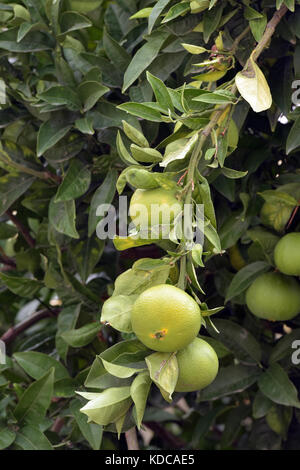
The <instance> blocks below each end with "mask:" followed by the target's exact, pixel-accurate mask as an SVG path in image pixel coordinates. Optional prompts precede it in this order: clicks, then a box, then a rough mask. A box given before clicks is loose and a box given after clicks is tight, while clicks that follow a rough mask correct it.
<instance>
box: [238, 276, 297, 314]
mask: <svg viewBox="0 0 300 470" xmlns="http://www.w3.org/2000/svg"><path fill="white" fill-rule="evenodd" d="M246 304H247V307H248V308H249V310H250V311H251V312H252V313H253V314H254V315H256V316H257V317H259V318H264V319H266V320H272V321H285V320H290V319H291V318H294V317H295V316H296V315H298V313H300V284H299V283H298V282H297V281H296V279H295V278H293V277H290V276H285V275H284V274H281V273H276V272H269V273H265V274H261V275H260V276H258V277H257V278H256V279H255V281H254V282H253V284H252V285H251V286H250V287H249V289H248V290H247V292H246Z"/></svg>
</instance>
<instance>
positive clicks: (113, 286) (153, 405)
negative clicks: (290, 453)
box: [0, 0, 300, 450]
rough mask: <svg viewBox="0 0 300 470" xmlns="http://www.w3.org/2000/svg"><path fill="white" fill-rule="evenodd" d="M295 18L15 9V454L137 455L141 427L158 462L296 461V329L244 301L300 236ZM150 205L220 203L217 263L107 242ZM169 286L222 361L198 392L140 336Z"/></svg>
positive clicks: (128, 5) (278, 10) (9, 328)
mask: <svg viewBox="0 0 300 470" xmlns="http://www.w3.org/2000/svg"><path fill="white" fill-rule="evenodd" d="M299 3H300V2H299V1H298V2H297V1H296V2H295V1H294V0H276V1H275V0H262V1H259V0H257V1H250V0H243V1H235V0H193V1H181V2H179V1H178V0H159V1H153V0H115V1H110V0H86V1H84V2H83V1H79V0H16V1H15V2H14V3H10V2H9V1H5V0H3V1H2V2H1V3H0V22H1V32H0V71H1V77H2V80H3V82H5V93H4V90H3V93H2V94H1V96H0V98H1V99H2V101H3V100H4V97H6V101H5V103H3V104H2V105H1V109H0V128H1V147H0V168H1V169H0V194H1V198H0V215H1V218H0V263H1V264H0V265H1V269H0V334H1V335H2V336H1V340H2V341H3V343H5V345H6V352H7V357H6V363H5V364H2V365H0V449H6V448H9V449H52V448H58V449H60V448H70V449H91V448H92V449H95V450H98V449H102V450H103V449H121V450H122V449H126V440H125V437H124V434H123V432H126V431H128V430H130V429H132V428H133V426H135V425H137V426H138V427H140V426H141V423H143V425H144V428H143V425H142V428H141V429H142V430H141V432H139V431H138V439H139V444H140V447H141V448H145V449H153V448H158V449H174V448H185V449H188V448H190V449H280V448H282V449H299V438H298V436H299V432H300V413H299V408H300V402H299V399H298V394H297V390H299V387H300V373H299V364H297V363H296V362H297V361H295V360H294V361H292V354H293V352H294V351H295V350H294V349H293V348H292V345H293V342H294V341H295V340H297V339H298V340H299V339H300V316H299V315H298V316H296V317H294V318H292V319H290V320H288V321H286V322H282V321H279V322H271V321H269V319H267V320H261V319H259V318H257V317H255V316H254V315H253V314H252V313H251V312H250V310H249V308H248V307H247V306H246V301H245V294H246V291H247V289H248V287H249V286H251V284H252V283H253V281H254V280H255V279H256V278H257V277H258V276H259V275H261V274H263V273H266V272H268V271H272V270H274V268H275V263H274V256H273V252H274V248H275V246H276V244H277V242H278V241H279V240H280V238H281V237H283V235H284V234H285V233H289V232H297V231H298V232H299V231H300V219H299V212H298V211H297V209H298V206H299V201H300V169H299V146H300V137H299V136H300V133H299V129H300V115H299V108H297V106H296V105H297V102H296V101H295V100H296V99H297V94H299V93H297V85H298V84H297V82H296V81H295V80H297V79H300V5H299ZM295 4H296V5H295ZM268 21H271V23H269V25H268V27H266V26H267V22H268ZM137 188H144V189H149V188H161V189H167V190H168V191H173V190H174V191H175V189H176V191H179V192H180V194H181V198H182V200H183V201H185V202H194V203H199V204H204V219H205V243H204V247H202V246H201V245H197V246H194V247H193V248H192V249H191V250H187V249H186V247H184V245H183V243H182V240H180V239H179V238H178V236H177V233H176V227H175V229H174V230H173V231H172V233H171V234H170V239H169V240H164V241H162V240H159V239H158V240H157V242H156V243H152V244H150V243H149V241H147V240H140V239H139V240H136V239H135V238H134V237H133V236H129V237H128V238H126V239H124V238H120V237H116V238H115V239H114V241H111V240H107V241H103V240H100V239H99V238H98V237H97V234H96V227H97V225H98V223H99V221H100V220H101V216H99V215H97V214H96V209H97V207H98V206H99V205H101V204H104V203H108V204H109V203H114V204H115V206H116V208H118V195H119V194H124V195H127V196H128V197H129V198H130V197H131V196H132V193H133V191H135V190H136V189H137ZM116 279H117V282H116V283H115V280H116ZM293 279H294V280H295V281H294V282H296V283H298V284H296V285H298V288H299V279H297V277H296V276H293ZM163 283H169V284H173V285H178V286H179V287H181V288H183V289H185V290H186V291H187V292H188V293H189V294H191V295H192V296H193V297H194V298H195V299H196V300H197V302H198V303H199V305H200V308H201V311H202V323H203V325H202V327H201V331H200V336H201V338H205V340H206V341H207V342H209V344H211V345H212V346H213V348H214V349H215V351H216V352H217V355H218V358H219V361H220V369H219V373H218V375H217V378H216V380H215V381H214V382H213V383H212V384H211V385H209V386H208V387H207V388H205V389H204V390H203V391H201V392H199V393H197V392H191V393H179V392H175V393H173V392H174V389H175V385H176V367H177V365H176V364H177V362H176V357H175V356H174V355H171V356H172V357H171V358H170V357H169V356H170V354H169V353H162V354H166V356H159V357H158V356H157V355H156V354H155V353H153V351H150V350H148V349H147V348H146V347H143V345H141V343H140V342H139V341H137V340H136V337H135V335H134V334H133V333H132V328H131V324H130V309H131V306H132V304H133V301H134V299H135V298H136V296H137V295H138V294H140V293H141V292H143V291H144V290H145V289H147V288H148V287H150V286H154V285H157V284H163ZM111 296H112V297H111ZM107 299H109V300H107ZM103 304H104V305H105V307H104V308H103V311H102V306H103ZM101 315H102V317H101ZM213 315H214V316H213ZM100 320H101V321H102V323H101V322H100ZM145 359H146V361H145ZM162 362H163V364H164V367H163V368H162V367H161V365H162ZM174 370H175V372H174ZM157 371H159V372H160V373H159V374H158V375H157ZM174 374H175V375H174ZM152 382H155V383H153V384H152ZM76 391H77V392H80V393H81V394H82V395H83V397H82V396H80V395H79V394H76V393H75V392H76ZM90 392H92V393H93V395H89V393H90ZM95 393H97V394H99V393H100V394H101V396H102V397H104V398H103V400H102V402H101V406H99V409H97V412H96V414H97V416H98V418H97V419H96V422H97V421H98V422H99V423H101V424H96V423H95V422H93V421H91V422H89V423H88V421H87V417H86V416H85V414H83V413H81V412H80V409H81V408H82V407H83V406H84V405H85V404H86V403H87V401H86V398H87V399H90V400H91V401H93V400H92V399H93V398H95ZM97 396H98V395H97ZM145 407H146V409H145ZM144 412H145V413H144ZM118 434H120V436H119V439H118ZM127 437H128V435H127ZM129 437H131V438H132V435H131V436H130V435H129ZM133 438H134V435H133ZM129 441H130V439H129V438H128V439H127V444H128V443H129ZM128 445H129V446H130V444H128Z"/></svg>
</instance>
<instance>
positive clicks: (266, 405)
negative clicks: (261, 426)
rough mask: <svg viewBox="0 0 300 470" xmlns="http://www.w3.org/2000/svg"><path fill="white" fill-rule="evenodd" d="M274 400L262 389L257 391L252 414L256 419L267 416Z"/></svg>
mask: <svg viewBox="0 0 300 470" xmlns="http://www.w3.org/2000/svg"><path fill="white" fill-rule="evenodd" d="M272 406H273V402H272V401H271V400H269V398H267V397H266V396H265V395H264V394H263V393H261V391H260V390H258V391H257V392H256V395H255V398H254V401H253V405H252V415H253V418H254V419H260V418H263V417H264V416H266V414H267V413H268V411H269V410H270V408H272Z"/></svg>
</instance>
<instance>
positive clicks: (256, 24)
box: [249, 14, 268, 42]
mask: <svg viewBox="0 0 300 470" xmlns="http://www.w3.org/2000/svg"><path fill="white" fill-rule="evenodd" d="M267 22H268V18H267V15H266V14H264V15H263V16H262V18H257V19H253V20H251V21H250V22H249V25H250V28H251V32H252V34H253V37H254V39H255V41H257V42H259V41H260V40H261V38H262V36H263V34H264V32H265V29H266V26H267Z"/></svg>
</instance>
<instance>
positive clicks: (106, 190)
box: [88, 169, 118, 237]
mask: <svg viewBox="0 0 300 470" xmlns="http://www.w3.org/2000/svg"><path fill="white" fill-rule="evenodd" d="M117 176H118V175H117V172H116V170H115V169H113V170H111V171H109V172H108V173H107V176H106V178H105V180H104V181H103V183H102V185H101V186H99V188H98V189H97V190H96V192H95V193H94V196H93V198H92V201H91V207H90V212H89V220H88V236H89V237H90V236H91V235H92V234H93V233H94V231H95V230H96V227H97V225H98V223H99V222H100V221H101V219H102V216H98V215H97V208H98V207H99V206H100V205H101V204H111V202H112V200H113V198H114V195H115V192H116V183H117Z"/></svg>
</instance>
